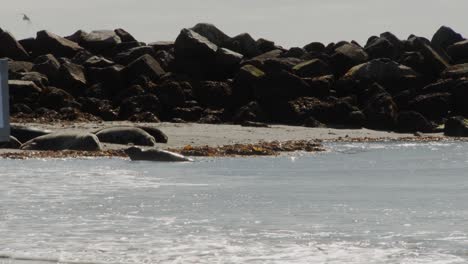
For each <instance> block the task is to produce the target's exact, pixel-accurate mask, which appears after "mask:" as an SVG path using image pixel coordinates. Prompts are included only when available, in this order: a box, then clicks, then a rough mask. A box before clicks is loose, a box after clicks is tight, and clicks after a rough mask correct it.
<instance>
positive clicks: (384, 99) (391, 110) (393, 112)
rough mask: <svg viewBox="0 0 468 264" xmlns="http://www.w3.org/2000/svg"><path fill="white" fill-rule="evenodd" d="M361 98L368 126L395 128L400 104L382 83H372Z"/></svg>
mask: <svg viewBox="0 0 468 264" xmlns="http://www.w3.org/2000/svg"><path fill="white" fill-rule="evenodd" d="M362 97H363V98H361V101H362V105H363V112H364V114H365V115H366V118H367V120H366V126H367V127H370V128H375V129H393V128H394V127H395V125H396V123H397V118H398V106H397V104H396V103H395V101H393V98H392V96H391V95H390V94H389V93H388V92H387V91H386V90H385V89H384V88H383V87H382V86H380V85H378V84H377V83H374V84H373V85H371V86H370V87H369V88H368V89H367V90H366V91H365V92H364V95H363V96H362Z"/></svg>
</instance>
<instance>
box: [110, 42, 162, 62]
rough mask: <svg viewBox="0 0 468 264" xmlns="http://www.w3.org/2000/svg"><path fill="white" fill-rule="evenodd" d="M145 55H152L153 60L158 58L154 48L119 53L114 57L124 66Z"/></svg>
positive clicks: (142, 47) (146, 47)
mask: <svg viewBox="0 0 468 264" xmlns="http://www.w3.org/2000/svg"><path fill="white" fill-rule="evenodd" d="M145 54H148V55H151V57H153V58H154V57H155V56H156V52H155V51H154V49H153V47H151V46H141V47H136V48H131V49H129V50H125V51H123V52H120V53H118V54H117V55H116V56H115V57H114V61H115V62H117V63H119V64H122V65H128V64H129V63H131V62H132V61H134V60H136V59H138V58H140V57H141V56H143V55H145Z"/></svg>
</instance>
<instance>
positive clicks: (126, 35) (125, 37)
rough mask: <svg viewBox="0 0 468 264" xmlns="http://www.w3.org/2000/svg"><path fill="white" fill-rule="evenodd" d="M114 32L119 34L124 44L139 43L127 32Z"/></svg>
mask: <svg viewBox="0 0 468 264" xmlns="http://www.w3.org/2000/svg"><path fill="white" fill-rule="evenodd" d="M114 32H115V34H117V36H119V38H120V40H121V41H122V42H134V41H137V40H136V39H135V38H134V37H133V36H132V35H131V34H130V33H128V32H127V31H125V30H124V29H122V28H118V29H115V30H114Z"/></svg>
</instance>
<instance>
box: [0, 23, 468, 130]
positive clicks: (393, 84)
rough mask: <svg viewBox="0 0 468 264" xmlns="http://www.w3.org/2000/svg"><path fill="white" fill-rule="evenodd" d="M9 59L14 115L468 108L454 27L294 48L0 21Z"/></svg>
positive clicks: (414, 122)
mask: <svg viewBox="0 0 468 264" xmlns="http://www.w3.org/2000/svg"><path fill="white" fill-rule="evenodd" d="M311 38H313V37H311ZM0 57H6V58H8V59H9V75H10V81H9V85H10V95H11V98H10V100H11V113H12V116H13V117H14V118H18V119H19V120H21V118H23V119H24V118H26V119H27V118H32V119H38V120H72V121H73V120H86V119H93V120H104V121H114V120H130V121H134V122H159V121H167V122H200V123H214V124H216V123H235V124H262V123H277V124H278V123H279V124H288V125H301V126H311V127H315V126H328V127H339V128H340V127H343V128H359V127H367V128H372V129H381V130H391V131H399V132H416V131H420V132H434V131H442V130H443V129H442V126H441V125H443V124H444V123H445V122H446V121H447V120H453V119H451V118H452V117H455V116H457V118H458V119H460V118H466V117H468V79H467V78H468V40H466V39H464V38H463V36H461V35H460V34H459V33H457V32H455V31H454V30H452V29H451V28H449V27H445V26H443V27H441V28H440V29H439V30H437V32H436V33H435V34H434V36H433V37H432V39H431V40H429V39H426V38H423V37H418V36H414V35H411V36H409V38H408V39H405V40H403V39H399V38H397V37H396V36H395V35H393V34H392V33H390V32H385V33H382V34H380V35H379V36H372V37H370V38H369V40H368V41H367V43H365V44H362V45H361V44H359V43H356V42H355V41H340V42H337V43H329V44H323V43H320V42H311V43H310V44H308V45H306V46H304V47H292V48H289V49H286V48H283V47H280V46H278V45H276V44H275V43H274V42H273V41H270V40H266V39H262V38H260V39H255V38H254V37H252V36H251V35H249V34H247V33H244V34H240V35H237V36H234V37H231V36H228V35H226V34H225V33H223V32H222V31H221V30H220V29H218V28H217V27H215V26H214V25H211V24H204V23H202V24H197V25H195V26H194V27H192V28H185V29H182V30H181V32H180V34H179V35H178V37H177V39H176V40H175V41H159V42H152V43H143V42H140V41H138V40H136V39H135V38H134V37H133V36H132V35H131V34H130V33H128V32H126V31H125V30H123V29H116V30H98V31H92V32H85V31H82V30H80V31H77V32H75V33H74V34H72V35H70V36H65V37H62V36H58V35H56V34H54V33H52V32H48V31H40V32H37V35H36V37H35V38H28V39H22V40H17V39H15V37H14V36H13V35H12V34H11V33H9V32H7V31H3V30H1V29H0ZM460 122H461V121H460ZM452 123H453V122H452ZM460 133H461V132H460ZM460 133H458V134H460ZM462 134H463V133H462Z"/></svg>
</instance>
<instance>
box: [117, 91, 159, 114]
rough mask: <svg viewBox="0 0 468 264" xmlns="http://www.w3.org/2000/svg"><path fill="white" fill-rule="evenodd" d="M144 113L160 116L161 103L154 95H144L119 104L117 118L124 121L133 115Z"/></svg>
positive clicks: (129, 98)
mask: <svg viewBox="0 0 468 264" xmlns="http://www.w3.org/2000/svg"><path fill="white" fill-rule="evenodd" d="M144 112H150V113H153V114H155V115H156V116H159V115H160V113H161V103H160V101H159V99H158V97H157V96H156V95H153V94H145V95H137V96H132V97H128V98H126V99H124V100H123V101H122V103H121V104H120V110H119V118H121V119H124V120H126V119H128V118H129V117H131V116H133V115H135V114H139V113H144Z"/></svg>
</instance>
